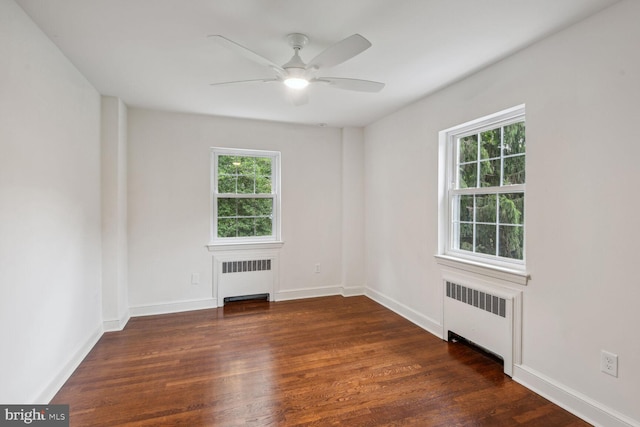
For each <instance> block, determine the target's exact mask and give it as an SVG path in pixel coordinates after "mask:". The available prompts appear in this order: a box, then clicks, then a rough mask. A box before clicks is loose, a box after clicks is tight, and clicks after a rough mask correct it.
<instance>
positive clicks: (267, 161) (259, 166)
mask: <svg viewBox="0 0 640 427" xmlns="http://www.w3.org/2000/svg"><path fill="white" fill-rule="evenodd" d="M256 175H259V176H271V158H270V157H256Z"/></svg>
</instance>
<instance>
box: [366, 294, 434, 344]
mask: <svg viewBox="0 0 640 427" xmlns="http://www.w3.org/2000/svg"><path fill="white" fill-rule="evenodd" d="M365 295H366V296H367V297H369V298H371V299H372V300H374V301H375V302H377V303H378V304H380V305H383V306H385V307H386V308H388V309H389V310H391V311H393V312H394V313H396V314H399V315H400V316H402V317H404V318H405V319H407V320H409V321H410V322H411V323H414V324H416V325H418V326H420V327H421V328H422V329H424V330H426V331H427V332H430V333H432V334H433V335H435V336H437V337H438V338H442V339H444V338H443V333H444V331H443V329H442V323H439V322H437V321H436V320H433V319H431V318H430V317H427V316H425V315H424V314H422V313H418V312H417V311H415V310H414V309H412V308H410V307H407V306H406V305H404V304H402V303H400V302H398V301H396V300H394V299H393V298H390V297H388V296H386V295H383V294H382V293H380V292H378V291H376V290H373V289H371V288H367V289H366V291H365Z"/></svg>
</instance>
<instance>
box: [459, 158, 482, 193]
mask: <svg viewBox="0 0 640 427" xmlns="http://www.w3.org/2000/svg"><path fill="white" fill-rule="evenodd" d="M459 174H460V175H459V176H458V188H475V187H477V186H478V184H477V179H478V164H477V163H468V164H466V165H460V168H459Z"/></svg>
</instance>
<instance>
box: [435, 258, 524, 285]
mask: <svg viewBox="0 0 640 427" xmlns="http://www.w3.org/2000/svg"><path fill="white" fill-rule="evenodd" d="M435 258H436V262H437V263H438V264H439V265H442V266H446V267H449V268H455V269H457V270H463V271H466V272H469V273H473V274H479V275H482V276H488V277H491V278H494V279H500V280H506V281H508V282H511V283H514V284H516V285H521V286H526V285H527V283H528V282H529V279H530V278H531V277H530V275H529V273H527V272H526V271H520V270H515V269H510V268H506V267H498V266H495V265H489V264H483V263H480V262H475V261H469V260H466V259H461V258H456V257H452V256H449V255H435Z"/></svg>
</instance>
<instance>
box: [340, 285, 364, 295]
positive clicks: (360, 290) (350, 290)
mask: <svg viewBox="0 0 640 427" xmlns="http://www.w3.org/2000/svg"><path fill="white" fill-rule="evenodd" d="M341 289H342V291H341V292H340V293H341V294H342V296H343V297H355V296H360V295H365V294H366V288H365V287H364V286H342V287H341Z"/></svg>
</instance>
